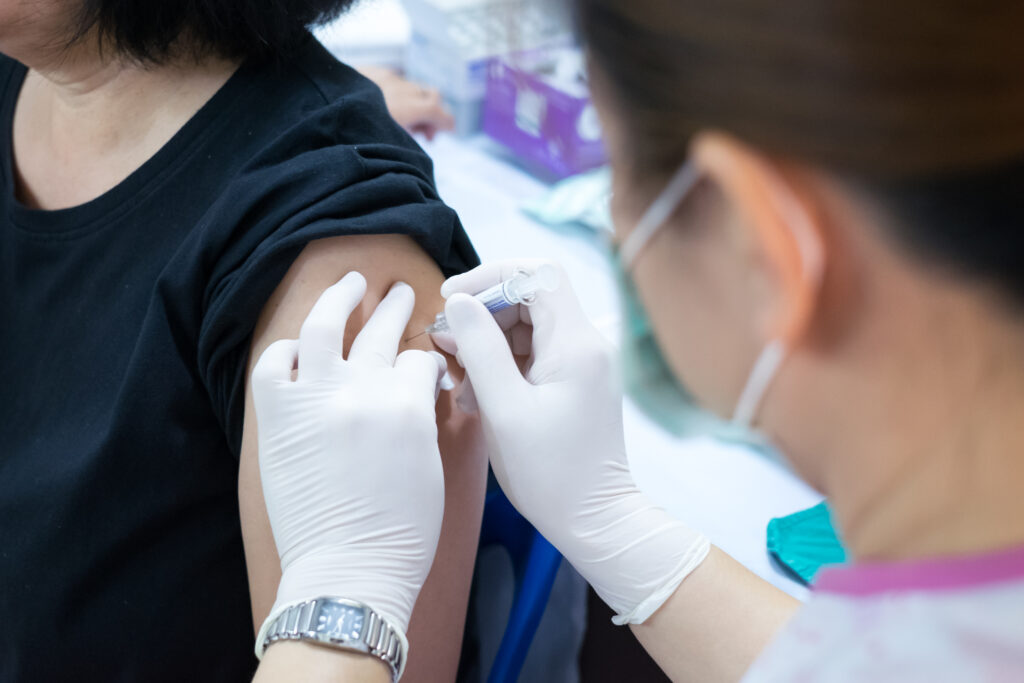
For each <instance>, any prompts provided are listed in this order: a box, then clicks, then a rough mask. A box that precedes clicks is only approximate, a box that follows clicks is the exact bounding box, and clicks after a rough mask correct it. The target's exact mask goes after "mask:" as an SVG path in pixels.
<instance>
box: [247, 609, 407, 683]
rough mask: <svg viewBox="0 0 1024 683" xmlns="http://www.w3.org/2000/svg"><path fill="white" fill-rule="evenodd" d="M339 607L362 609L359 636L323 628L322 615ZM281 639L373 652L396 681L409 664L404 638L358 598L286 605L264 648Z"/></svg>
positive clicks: (267, 633)
mask: <svg viewBox="0 0 1024 683" xmlns="http://www.w3.org/2000/svg"><path fill="white" fill-rule="evenodd" d="M338 608H343V609H346V610H358V611H361V612H362V624H361V628H360V631H359V634H358V636H357V637H351V636H352V635H353V634H352V633H338V632H337V631H336V630H335V629H330V630H325V629H324V628H323V627H324V619H323V618H322V617H324V615H325V613H326V612H328V611H329V610H337V609H338ZM279 640H302V641H306V642H310V643H314V644H319V645H325V646H328V647H334V648H338V649H341V650H348V651H354V652H362V653H364V654H370V655H373V656H375V657H377V658H378V659H381V660H382V661H383V662H384V663H385V664H387V665H388V666H389V667H391V674H392V680H394V681H397V680H398V677H399V675H400V674H401V672H402V669H403V668H404V666H403V665H404V664H405V656H406V653H405V646H404V640H403V638H402V637H401V636H400V635H399V634H398V633H397V631H396V630H395V629H394V628H393V627H392V626H391V624H389V623H388V622H387V621H386V620H385V619H383V618H381V616H380V615H379V614H377V612H375V611H374V610H373V609H372V608H371V607H369V606H368V605H365V604H363V603H361V602H357V601H355V600H347V599H343V598H317V599H315V600H307V601H306V602H301V603H299V604H297V605H292V606H291V607H288V608H286V609H285V610H283V611H282V612H281V614H280V615H278V617H277V618H276V619H274V621H273V622H272V623H271V625H270V628H269V629H267V631H266V636H265V638H264V640H263V650H264V651H265V650H266V649H267V647H269V646H270V645H271V644H272V643H276V642H277V641H279Z"/></svg>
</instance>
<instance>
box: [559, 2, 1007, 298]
mask: <svg viewBox="0 0 1024 683" xmlns="http://www.w3.org/2000/svg"><path fill="white" fill-rule="evenodd" d="M575 8H576V14H577V20H578V23H579V28H580V31H581V33H582V35H583V38H584V41H585V42H586V43H587V45H588V47H589V52H590V58H591V64H592V66H593V67H594V69H593V71H594V79H595V81H596V82H595V87H601V88H603V89H604V91H605V93H604V94H606V95H607V96H608V98H609V100H610V101H611V102H612V103H613V104H612V106H613V107H615V108H616V110H617V111H616V113H617V114H618V117H617V118H618V119H620V120H621V124H622V125H623V126H624V130H625V136H626V140H627V141H628V143H629V148H630V150H631V154H632V155H633V159H632V160H631V161H632V162H633V163H632V165H633V166H634V168H635V169H638V170H637V175H638V180H639V181H642V182H648V181H649V182H663V181H664V179H665V177H667V176H668V174H670V173H671V172H672V170H673V169H674V168H675V167H676V166H678V164H679V163H681V161H682V160H683V159H684V158H685V156H686V153H687V147H688V145H689V142H690V138H691V137H692V135H693V134H694V133H695V132H697V131H699V130H709V129H714V130H721V131H727V132H729V133H731V134H733V135H735V136H736V137H738V138H740V139H742V140H744V141H746V142H747V143H748V144H751V145H752V146H754V147H757V148H758V149H760V150H762V151H764V152H766V153H768V154H773V155H777V156H779V157H781V158H790V159H795V160H799V161H803V162H806V163H808V164H811V165H813V166H816V167H819V168H822V169H825V170H826V171H830V172H832V173H833V174H835V175H837V176H839V177H840V178H843V179H845V180H847V181H848V182H849V183H850V184H851V185H854V186H857V187H859V188H862V189H864V190H866V191H867V192H868V193H869V194H870V195H872V196H873V197H875V198H876V199H877V200H879V201H880V203H881V204H882V205H883V206H884V207H885V208H886V209H887V210H888V211H889V213H890V214H891V215H892V216H893V217H894V218H895V219H896V220H895V221H894V222H895V223H896V224H897V226H896V227H894V231H895V233H897V234H896V235H895V236H896V237H897V238H898V239H899V242H900V243H901V244H903V245H906V246H908V247H909V248H910V249H911V251H912V252H914V253H916V254H919V255H924V256H926V257H929V258H930V262H931V263H933V264H937V265H939V266H945V267H947V268H951V269H955V270H958V271H961V272H963V273H968V274H971V275H974V276H977V277H980V278H982V279H984V280H986V281H988V282H990V283H994V284H997V285H998V286H999V287H1001V289H1002V291H1004V292H1006V293H1008V294H1010V295H1012V296H1013V297H1014V298H1016V299H1017V301H1019V302H1022V303H1024V40H1022V39H1021V36H1020V27H1021V26H1024V2H1022V1H1021V0H898V1H897V2H881V1H880V0H628V1H624V0H575Z"/></svg>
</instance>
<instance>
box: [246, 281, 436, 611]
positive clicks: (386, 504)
mask: <svg viewBox="0 0 1024 683" xmlns="http://www.w3.org/2000/svg"><path fill="white" fill-rule="evenodd" d="M365 291H366V280H365V279H364V278H363V277H362V275H360V274H358V273H350V274H348V275H346V276H345V277H344V278H342V280H341V281H340V282H338V283H337V284H335V285H333V286H331V287H329V288H328V289H327V290H325V291H324V292H323V294H322V295H321V296H320V298H319V299H318V300H317V302H316V303H315V304H314V306H313V308H312V309H311V310H310V313H309V316H308V317H307V319H306V321H305V322H304V323H303V325H302V328H301V331H300V335H299V339H298V340H281V341H278V342H275V343H274V344H271V345H270V346H269V347H268V348H267V349H266V351H264V353H263V355H262V356H261V357H260V359H259V360H258V362H257V363H256V366H255V368H254V370H253V376H252V387H253V394H254V399H255V404H256V422H257V432H258V448H259V464H260V476H261V480H262V485H263V493H264V499H265V502H266V506H267V514H268V516H269V518H270V524H271V529H272V531H273V533H274V540H275V543H276V544H277V549H278V552H279V554H280V556H281V569H282V578H281V582H280V585H279V587H278V594H277V600H276V602H275V607H274V610H273V612H272V614H273V613H275V612H279V611H280V609H281V608H283V607H284V606H286V605H288V604H294V603H296V602H300V601H303V600H311V599H314V598H317V597H322V596H338V597H345V598H349V599H353V600H359V601H362V602H365V603H366V604H368V605H370V606H371V607H373V608H374V609H375V610H377V611H378V612H380V613H381V614H384V615H386V616H388V617H389V618H390V619H392V620H393V625H394V626H396V627H398V628H399V629H403V630H404V629H405V628H406V627H407V626H408V622H409V618H410V616H411V613H412V609H413V605H414V604H415V602H416V597H417V596H418V594H419V591H420V589H421V588H422V585H423V582H424V580H425V579H426V576H427V573H428V572H429V570H430V566H431V564H432V562H433V558H434V553H435V551H436V548H437V541H438V538H439V536H440V530H441V521H442V517H443V514H444V472H443V468H442V465H441V458H440V451H439V449H438V444H437V424H436V419H437V417H436V413H435V403H436V399H437V394H438V390H439V383H440V381H441V378H442V377H443V376H444V373H445V371H446V369H447V364H446V362H445V360H444V357H443V356H441V355H440V354H438V353H436V352H427V351H416V350H410V351H404V352H402V353H401V354H399V353H398V348H399V345H400V343H401V339H402V336H403V334H404V332H405V328H406V327H407V326H408V323H409V319H410V316H411V314H412V311H413V305H414V303H415V294H414V293H413V290H412V289H411V288H410V287H409V286H408V285H404V284H401V283H399V284H397V285H395V286H394V287H392V288H391V290H390V291H389V293H388V294H387V295H386V296H385V297H384V299H383V300H382V301H381V302H380V304H379V305H378V306H377V308H376V310H375V311H374V312H373V314H372V315H371V317H370V319H369V321H368V322H367V323H366V325H365V326H364V327H363V328H362V329H361V330H360V331H359V333H358V334H357V335H356V337H355V340H354V341H353V343H352V349H351V350H350V352H349V354H348V357H347V358H344V357H343V343H344V335H345V329H346V327H347V325H348V324H349V320H348V319H349V317H350V315H351V313H352V311H354V310H355V309H356V308H357V307H358V306H359V303H360V302H361V300H362V298H363V296H364V294H365ZM296 365H297V366H298V373H297V375H296V376H295V378H294V379H293V378H292V377H293V368H294V367H296Z"/></svg>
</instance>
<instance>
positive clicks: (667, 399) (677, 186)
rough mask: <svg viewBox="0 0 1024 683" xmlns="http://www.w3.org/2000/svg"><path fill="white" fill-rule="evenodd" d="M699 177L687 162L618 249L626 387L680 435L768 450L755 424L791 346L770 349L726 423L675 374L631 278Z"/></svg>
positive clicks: (652, 415)
mask: <svg viewBox="0 0 1024 683" xmlns="http://www.w3.org/2000/svg"><path fill="white" fill-rule="evenodd" d="M698 179H699V176H698V174H697V171H696V168H695V167H693V166H692V165H691V164H690V163H686V164H684V165H683V166H682V167H681V168H680V169H679V171H677V172H676V174H675V175H674V176H673V177H672V180H671V181H669V184H668V186H667V187H666V188H665V189H664V190H663V191H662V193H661V194H660V195H659V196H658V197H657V198H656V199H655V200H654V202H653V203H652V204H651V205H650V207H649V208H648V209H647V211H646V212H645V213H644V214H643V216H642V217H641V218H640V221H639V222H638V223H637V225H636V227H635V228H634V229H633V231H632V232H631V233H630V234H629V236H628V237H627V238H626V239H625V240H624V241H623V242H622V244H621V246H620V248H619V249H618V250H617V253H616V271H617V273H618V275H619V280H620V285H621V289H622V298H623V302H624V308H625V310H624V311H623V348H622V352H623V371H624V380H625V385H626V389H627V391H628V392H629V395H630V397H631V398H632V399H633V400H634V401H635V402H636V403H637V405H638V406H639V407H640V408H641V410H643V411H644V412H645V413H646V414H647V415H648V417H650V418H651V419H652V420H654V421H655V422H657V423H658V424H659V425H660V426H661V427H663V428H664V429H666V430H667V431H669V432H670V433H672V434H675V435H676V436H697V435H712V436H717V437H720V438H725V439H730V440H738V441H743V442H747V443H752V444H754V445H758V446H762V447H767V446H768V443H767V440H766V439H764V438H763V437H762V436H761V435H759V434H758V433H756V432H755V431H754V430H753V429H752V424H753V422H754V419H755V418H756V416H757V412H758V408H759V406H760V404H761V400H762V398H763V397H764V394H765V392H766V391H767V390H768V387H769V386H770V384H771V382H772V380H773V379H774V377H775V374H776V373H777V372H778V369H779V366H780V365H781V364H782V361H783V359H784V358H785V352H786V349H785V345H784V344H783V343H782V342H780V341H774V342H770V343H769V344H768V345H767V346H765V348H764V350H763V351H762V353H761V355H760V357H759V358H758V360H757V362H756V363H755V364H754V368H753V370H752V371H751V373H750V377H749V378H748V380H747V383H746V386H745V388H744V389H743V393H742V394H741V395H740V399H739V402H738V404H737V406H736V410H735V412H734V413H733V417H732V420H731V422H725V421H723V420H721V419H720V418H718V417H716V416H714V415H712V414H710V413H708V412H706V411H703V410H701V409H699V408H698V407H697V405H696V402H695V401H694V399H693V397H692V395H691V394H690V393H689V392H687V391H686V389H685V388H684V387H683V386H682V384H681V383H680V382H679V381H678V380H677V379H676V377H675V375H674V374H673V373H672V370H671V368H669V365H668V363H667V362H666V360H665V356H664V354H663V353H662V352H661V349H660V348H659V347H658V343H657V340H656V339H655V337H654V331H653V328H652V327H651V322H650V318H649V316H648V315H647V313H646V311H645V310H644V307H643V304H642V303H641V302H640V299H639V297H638V296H637V294H636V287H635V285H634V284H633V280H632V278H631V277H630V272H631V271H632V269H633V267H634V264H635V263H636V260H637V257H638V256H639V255H640V254H641V252H642V251H643V249H644V248H645V247H646V246H647V245H648V244H649V243H650V241H651V238H652V237H654V235H655V234H656V233H657V232H658V230H660V229H661V228H662V227H663V226H664V225H665V224H666V223H667V222H668V220H669V218H671V217H672V215H673V214H674V213H675V211H676V209H677V208H678V207H679V205H680V204H681V203H682V202H683V200H684V199H686V197H687V196H688V195H689V194H690V192H691V191H692V190H693V188H694V186H696V184H697V180H698Z"/></svg>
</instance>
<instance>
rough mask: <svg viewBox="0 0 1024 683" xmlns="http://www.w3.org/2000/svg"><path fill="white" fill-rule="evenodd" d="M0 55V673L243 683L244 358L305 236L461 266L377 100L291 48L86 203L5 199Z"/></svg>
mask: <svg viewBox="0 0 1024 683" xmlns="http://www.w3.org/2000/svg"><path fill="white" fill-rule="evenodd" d="M24 76H25V68H24V67H23V66H22V65H20V64H18V63H16V62H14V61H13V60H10V59H8V58H6V57H3V56H0V681H5V682H6V681H32V682H33V683H35V682H41V681H58V680H68V681H70V680H75V681H106V682H113V681H145V682H147V683H154V682H158V681H174V682H175V683H181V681H183V680H200V681H246V680H248V679H249V677H250V676H251V674H252V672H253V670H254V668H255V663H256V662H255V658H254V656H253V654H252V646H253V630H252V618H251V616H250V608H249V593H248V586H247V582H246V571H245V564H244V560H243V555H242V539H241V535H240V526H239V519H238V500H237V488H236V487H237V472H238V452H239V443H240V441H241V427H242V411H243V395H244V391H243V388H244V381H245V367H246V360H247V353H248V345H249V340H250V337H251V333H252V329H253V326H254V324H255V321H256V319H257V316H258V314H259V312H260V310H261V309H262V307H263V304H264V303H265V301H266V300H267V298H268V297H269V295H270V293H271V292H272V291H273V290H274V288H275V287H276V286H277V284H278V283H279V281H280V280H281V278H282V277H283V275H284V273H285V272H286V270H287V269H288V267H289V266H290V264H291V262H292V261H293V260H294V258H295V257H296V256H297V255H298V253H299V251H300V250H301V249H302V247H303V246H304V245H305V244H306V243H308V242H309V241H310V240H314V239H317V238H322V237H330V236H336V235H352V234H369V233H403V234H407V235H410V236H412V237H413V238H414V239H415V240H416V241H417V242H418V243H419V244H420V245H421V246H422V247H423V249H424V250H426V252H428V253H429V254H430V255H431V256H432V257H433V258H434V259H435V260H436V261H437V263H438V264H439V265H440V266H441V269H442V270H443V271H444V272H445V273H446V274H451V273H454V272H457V271H461V270H465V269H467V268H469V267H471V266H473V265H474V264H475V263H476V256H475V254H474V252H473V249H472V247H471V246H470V244H469V241H468V239H467V238H466V235H465V233H464V232H463V230H462V227H461V226H460V224H459V221H458V219H457V217H456V216H455V214H454V213H453V212H452V211H451V210H450V209H449V208H447V207H446V206H445V205H444V204H442V203H441V201H440V200H439V199H438V197H437V193H436V190H435V188H434V184H433V177H432V168H431V163H430V160H429V159H428V157H427V156H426V155H425V154H424V153H423V151H422V150H420V149H419V147H418V146H417V145H416V144H415V143H414V142H413V141H412V139H411V138H409V136H408V135H406V134H405V133H404V132H403V131H402V130H401V129H400V128H399V127H398V126H397V125H396V124H395V123H394V122H393V121H392V120H391V119H390V117H389V116H388V114H387V110H386V108H385V106H384V102H383V99H382V98H381V95H380V92H379V90H378V89H377V88H376V87H375V86H374V85H373V84H371V83H370V82H369V81H367V80H366V79H364V78H362V77H361V76H359V75H358V74H357V73H356V72H354V71H353V70H351V69H349V68H348V67H346V66H343V65H341V64H340V63H338V62H337V61H336V60H334V59H333V58H332V57H331V56H330V55H329V54H328V53H327V52H326V51H325V50H323V48H322V47H321V46H319V45H318V44H317V43H315V42H314V41H312V40H311V41H310V43H309V45H308V47H307V48H305V49H304V50H303V51H302V52H301V53H300V54H299V55H298V56H297V57H296V58H295V59H293V60H291V61H289V62H287V63H286V64H285V65H283V66H282V65H280V64H279V65H276V66H274V65H266V66H259V65H255V64H247V65H243V66H242V67H241V68H240V69H239V71H238V72H237V73H236V74H235V75H234V76H233V77H232V78H231V79H230V80H229V81H228V82H227V84H226V85H224V87H223V88H222V89H221V90H220V91H219V92H218V93H217V94H216V95H215V96H214V97H213V98H212V99H211V100H210V101H209V102H208V103H207V104H206V106H204V107H203V108H202V110H200V111H199V112H198V113H197V114H196V115H195V116H194V117H193V118H192V119H191V120H190V121H189V122H188V123H187V124H186V125H185V126H184V127H183V128H182V129H181V130H180V131H179V132H178V133H177V135H175V136H174V138H173V139H172V140H171V141H170V142H169V143H168V144H167V145H166V146H165V147H163V148H162V149H161V150H160V151H159V152H158V153H157V154H156V155H155V156H154V157H153V158H151V159H150V160H149V161H147V162H146V163H145V164H144V165H143V166H142V167H141V168H139V169H138V170H137V171H136V172H135V173H133V174H132V175H131V176H130V177H128V178H127V179H126V180H125V181H124V182H122V183H120V184H119V185H118V186H117V187H115V188H114V189H112V190H110V191H109V192H107V193H106V194H104V195H102V196H100V197H99V198H97V199H95V200H94V201H91V202H88V203H87V204H84V205H81V206H77V207H74V208H70V209H65V210H60V211H39V210H32V209H29V208H27V207H25V206H23V205H21V204H19V203H18V202H17V201H16V199H15V194H14V182H13V172H12V170H13V166H12V153H11V122H12V116H13V111H14V105H15V102H16V100H17V94H18V92H19V89H20V86H21V83H22V81H23V79H24Z"/></svg>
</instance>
